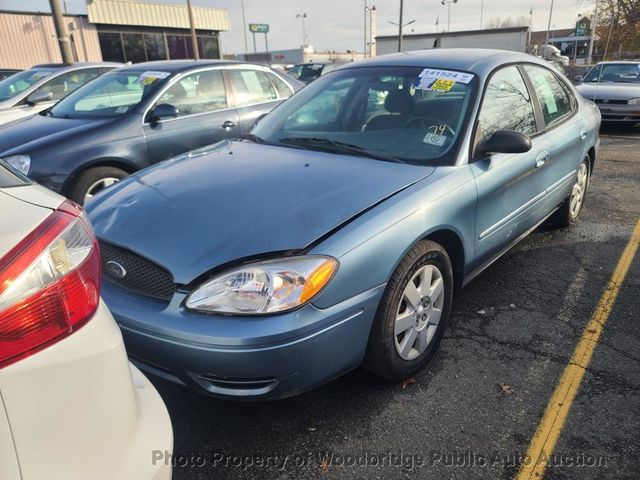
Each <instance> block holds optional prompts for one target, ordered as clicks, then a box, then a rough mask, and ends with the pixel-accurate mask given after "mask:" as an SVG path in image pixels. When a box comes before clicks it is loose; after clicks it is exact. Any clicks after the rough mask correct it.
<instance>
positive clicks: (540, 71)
mask: <svg viewBox="0 0 640 480" xmlns="http://www.w3.org/2000/svg"><path fill="white" fill-rule="evenodd" d="M524 69H525V71H526V72H527V75H529V78H530V79H531V82H532V83H533V88H534V89H535V91H536V95H537V96H538V100H540V105H541V107H542V114H543V116H544V123H545V125H546V126H547V127H550V126H553V125H556V124H558V123H560V122H562V120H564V119H565V118H567V117H568V116H569V115H571V113H572V111H573V103H572V101H571V98H570V97H569V94H568V93H567V90H566V88H565V87H563V86H562V84H561V83H560V80H558V78H557V77H556V76H555V75H554V74H553V73H552V72H551V71H549V70H547V69H546V68H543V67H537V66H533V65H526V66H525V67H524Z"/></svg>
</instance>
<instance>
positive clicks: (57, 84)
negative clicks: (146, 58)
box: [0, 63, 122, 125]
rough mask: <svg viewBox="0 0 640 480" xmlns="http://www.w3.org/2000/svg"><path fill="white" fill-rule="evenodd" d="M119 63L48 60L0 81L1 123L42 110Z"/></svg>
mask: <svg viewBox="0 0 640 480" xmlns="http://www.w3.org/2000/svg"><path fill="white" fill-rule="evenodd" d="M121 66H122V64H119V63H73V64H64V63H48V64H43V65H35V66H34V67H32V68H30V69H29V70H24V71H22V72H18V73H15V74H13V75H11V76H10V77H7V78H5V79H4V80H2V81H0V125H2V124H5V123H9V122H12V121H14V120H18V119H20V118H25V117H28V116H30V115H34V114H36V113H39V112H42V111H43V110H46V109H47V108H49V107H51V106H53V105H54V104H55V103H56V102H57V101H58V100H60V99H62V98H63V97H66V96H67V95H69V94H70V93H71V92H73V91H74V90H75V89H76V88H78V87H81V86H82V85H84V84H85V83H87V82H89V81H91V80H93V79H94V78H96V77H98V76H100V75H102V74H103V73H105V72H108V71H109V70H112V69H114V68H116V67H121Z"/></svg>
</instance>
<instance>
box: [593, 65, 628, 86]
mask: <svg viewBox="0 0 640 480" xmlns="http://www.w3.org/2000/svg"><path fill="white" fill-rule="evenodd" d="M584 81H585V82H598V81H600V82H619V83H640V63H637V64H636V63H607V64H600V65H596V66H595V67H593V68H592V69H591V70H590V71H589V73H587V76H586V77H585V78H584Z"/></svg>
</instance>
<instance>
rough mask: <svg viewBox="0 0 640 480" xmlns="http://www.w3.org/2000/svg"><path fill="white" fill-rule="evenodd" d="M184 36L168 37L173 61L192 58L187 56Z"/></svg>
mask: <svg viewBox="0 0 640 480" xmlns="http://www.w3.org/2000/svg"><path fill="white" fill-rule="evenodd" d="M185 38H186V37H185V36H184V35H167V44H168V45H169V58H170V59H171V60H181V59H185V58H190V57H188V56H187V44H186V42H185Z"/></svg>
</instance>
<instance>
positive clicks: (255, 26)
mask: <svg viewBox="0 0 640 480" xmlns="http://www.w3.org/2000/svg"><path fill="white" fill-rule="evenodd" d="M249 31H250V32H251V33H269V25H267V24H266V23H250V24H249Z"/></svg>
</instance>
